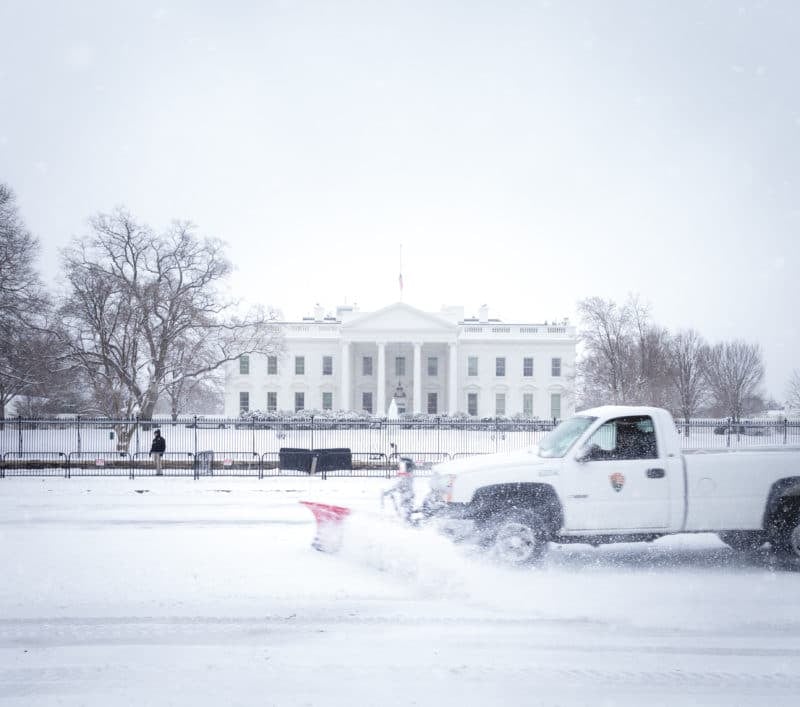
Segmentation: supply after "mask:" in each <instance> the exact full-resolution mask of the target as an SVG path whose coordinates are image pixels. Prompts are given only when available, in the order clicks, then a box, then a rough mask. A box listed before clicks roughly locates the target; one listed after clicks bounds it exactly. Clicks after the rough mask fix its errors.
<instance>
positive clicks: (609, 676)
mask: <svg viewBox="0 0 800 707" xmlns="http://www.w3.org/2000/svg"><path fill="white" fill-rule="evenodd" d="M386 483H387V482H386V481H381V480H369V479H329V480H327V481H322V480H320V479H316V478H295V479H291V478H290V479H286V478H284V479H264V480H261V481H258V480H253V479H208V478H206V479H202V480H200V481H191V480H188V479H169V478H163V479H162V478H158V479H155V478H146V479H136V480H133V481H130V480H128V479H110V478H90V479H82V478H74V479H61V478H47V479H39V478H6V479H3V480H0V567H1V568H2V581H0V705H3V706H5V705H26V706H28V705H56V704H58V705H104V706H106V705H113V706H116V705H167V704H173V705H203V706H204V705H215V706H218V705H264V706H266V705H279V706H283V705H336V706H338V705H347V706H348V707H358V706H360V705H380V706H381V707H384V706H388V705H412V704H414V705H437V706H439V705H623V706H629V705H630V706H632V705H670V706H674V705H726V706H729V705H765V704H769V705H770V706H771V707H775V706H777V705H787V706H788V705H793V706H794V705H797V704H798V699H800V698H799V697H798V696H800V573H793V572H785V571H781V570H780V569H777V568H776V567H774V566H773V565H772V563H771V562H770V560H769V558H768V557H767V556H766V555H759V556H756V557H753V558H749V559H747V560H741V559H737V558H736V557H735V556H734V555H733V553H732V552H731V551H730V550H728V549H727V548H725V547H724V546H723V545H722V544H721V543H720V542H719V541H718V540H717V539H716V538H715V537H714V536H711V535H699V536H680V537H675V538H669V539H662V540H660V541H657V542H655V543H653V544H649V545H647V544H639V545H633V544H631V545H618V546H608V547H602V548H598V549H593V548H590V547H588V546H585V545H574V546H560V547H555V548H553V551H552V552H551V554H550V555H549V557H548V559H547V560H546V562H545V564H544V565H543V566H542V567H541V568H538V569H526V570H511V569H507V568H502V567H498V566H495V565H492V564H491V563H489V562H488V561H487V560H485V559H483V558H480V557H469V556H467V555H466V554H465V552H464V550H463V549H462V548H458V547H456V546H453V545H451V544H450V543H449V542H448V541H446V540H444V539H443V538H441V537H438V536H436V535H435V534H433V533H432V532H429V531H424V530H423V531H418V530H407V529H404V528H400V527H399V526H397V525H395V524H393V522H392V521H391V519H387V520H384V521H381V520H380V519H379V518H378V519H376V515H377V514H378V513H379V511H378V495H379V493H380V491H381V490H382V489H383V488H384V487H385V485H386ZM301 499H309V500H319V501H327V502H331V503H336V504H339V505H346V506H350V507H352V508H354V509H355V510H356V511H357V512H356V513H354V514H353V516H352V520H351V522H350V523H349V527H348V530H347V538H346V541H347V542H346V544H345V548H344V549H343V551H342V553H340V554H339V555H326V554H323V553H318V552H316V551H314V550H313V549H312V548H311V547H310V543H311V540H312V538H313V536H314V523H313V520H312V517H311V514H310V513H309V512H308V510H306V509H305V508H303V507H302V506H300V505H299V504H298V501H299V500H301Z"/></svg>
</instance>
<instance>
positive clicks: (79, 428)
mask: <svg viewBox="0 0 800 707" xmlns="http://www.w3.org/2000/svg"><path fill="white" fill-rule="evenodd" d="M76 420H77V424H76V425H75V429H76V430H77V432H78V454H80V453H81V416H80V415H78V417H77V418H76Z"/></svg>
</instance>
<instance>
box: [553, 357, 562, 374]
mask: <svg viewBox="0 0 800 707" xmlns="http://www.w3.org/2000/svg"><path fill="white" fill-rule="evenodd" d="M550 375H551V376H553V378H560V377H561V359H560V358H554V359H553V360H552V361H551V362H550Z"/></svg>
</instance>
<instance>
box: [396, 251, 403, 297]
mask: <svg viewBox="0 0 800 707" xmlns="http://www.w3.org/2000/svg"><path fill="white" fill-rule="evenodd" d="M397 282H398V284H399V285H400V301H401V302H402V301H403V244H402V243H401V244H400V276H399V277H398V279H397Z"/></svg>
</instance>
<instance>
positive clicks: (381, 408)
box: [375, 341, 386, 417]
mask: <svg viewBox="0 0 800 707" xmlns="http://www.w3.org/2000/svg"><path fill="white" fill-rule="evenodd" d="M377 382H378V402H377V406H376V407H375V414H376V415H378V416H379V417H383V416H384V415H385V414H386V344H385V343H384V342H383V341H379V342H378V377H377Z"/></svg>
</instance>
